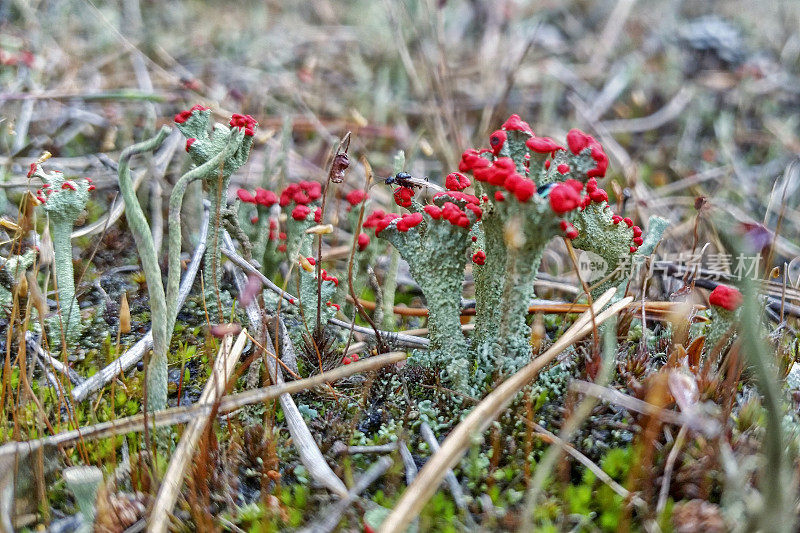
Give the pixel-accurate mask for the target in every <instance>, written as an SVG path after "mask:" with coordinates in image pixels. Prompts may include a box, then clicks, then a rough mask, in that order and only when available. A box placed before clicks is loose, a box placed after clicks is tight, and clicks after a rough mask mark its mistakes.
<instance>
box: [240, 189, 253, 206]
mask: <svg viewBox="0 0 800 533" xmlns="http://www.w3.org/2000/svg"><path fill="white" fill-rule="evenodd" d="M236 196H238V197H239V200H241V201H243V202H245V203H248V204H254V203H256V199H255V197H254V196H253V195H252V194H250V193H249V192H248V191H246V190H244V189H239V190H238V191H236Z"/></svg>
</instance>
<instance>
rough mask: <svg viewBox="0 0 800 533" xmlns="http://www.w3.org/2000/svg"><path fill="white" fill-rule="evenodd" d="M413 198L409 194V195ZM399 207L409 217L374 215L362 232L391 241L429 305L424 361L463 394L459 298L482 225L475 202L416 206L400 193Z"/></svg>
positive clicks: (465, 376)
mask: <svg viewBox="0 0 800 533" xmlns="http://www.w3.org/2000/svg"><path fill="white" fill-rule="evenodd" d="M412 192H413V191H412ZM397 196H400V201H401V202H403V203H404V204H408V205H409V206H410V208H411V209H412V211H413V212H412V213H406V214H404V215H398V214H395V213H388V214H387V213H384V212H382V211H375V212H373V213H372V214H371V215H370V216H369V217H368V218H367V220H366V221H365V223H364V227H366V228H375V235H376V236H377V237H380V238H382V239H386V240H387V241H389V242H390V243H391V244H392V245H393V246H394V247H395V249H397V251H398V252H399V253H400V256H401V257H402V258H403V259H405V260H406V262H408V265H409V267H410V269H411V275H412V276H413V277H414V279H415V280H416V281H417V283H419V285H420V288H421V289H422V293H423V295H424V296H425V300H426V301H427V303H428V329H429V338H430V341H431V345H430V350H429V353H428V354H427V355H426V356H425V358H424V359H425V361H428V362H430V363H434V364H438V365H439V366H440V367H442V368H444V371H445V377H446V379H447V380H449V381H450V382H451V383H452V384H453V385H454V386H456V387H459V388H466V387H467V385H468V384H469V381H470V363H469V361H468V359H467V342H466V339H465V337H464V335H463V334H462V333H461V321H460V312H461V294H462V281H463V278H464V267H465V265H466V262H467V257H468V256H467V249H468V248H469V245H470V243H471V242H472V240H471V238H470V229H471V227H472V226H473V225H474V224H475V223H476V222H477V221H478V220H480V218H481V216H482V210H481V208H480V207H479V205H478V204H479V200H478V198H476V197H475V196H472V195H470V194H464V193H462V192H458V191H446V192H440V193H438V194H436V195H435V196H434V197H433V203H432V204H428V205H425V206H422V205H420V204H419V203H418V202H417V201H416V200H414V199H413V198H407V193H402V195H397V194H396V195H395V197H396V198H397Z"/></svg>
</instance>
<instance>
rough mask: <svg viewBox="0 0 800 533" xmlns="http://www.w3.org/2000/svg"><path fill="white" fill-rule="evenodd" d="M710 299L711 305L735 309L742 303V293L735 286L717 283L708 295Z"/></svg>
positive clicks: (729, 309)
mask: <svg viewBox="0 0 800 533" xmlns="http://www.w3.org/2000/svg"><path fill="white" fill-rule="evenodd" d="M708 301H709V303H710V304H711V305H716V306H717V307H722V308H723V309H727V310H728V311H735V310H736V309H737V308H738V307H739V306H740V305H741V304H742V293H741V292H739V290H738V289H736V288H735V287H728V286H727V285H717V287H716V288H715V289H714V290H713V291H711V294H709V295H708Z"/></svg>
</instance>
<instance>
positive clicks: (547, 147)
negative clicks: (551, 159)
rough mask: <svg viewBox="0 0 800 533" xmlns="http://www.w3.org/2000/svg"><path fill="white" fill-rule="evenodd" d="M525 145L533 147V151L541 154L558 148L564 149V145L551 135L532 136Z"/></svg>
mask: <svg viewBox="0 0 800 533" xmlns="http://www.w3.org/2000/svg"><path fill="white" fill-rule="evenodd" d="M525 146H527V147H528V148H530V149H531V151H532V152H536V153H539V154H547V153H550V152H554V151H556V150H563V149H564V147H563V146H561V145H560V144H558V143H557V142H555V141H554V140H553V139H551V138H550V137H531V138H530V139H528V140H527V141H525Z"/></svg>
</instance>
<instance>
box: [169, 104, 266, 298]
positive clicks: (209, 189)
mask: <svg viewBox="0 0 800 533" xmlns="http://www.w3.org/2000/svg"><path fill="white" fill-rule="evenodd" d="M175 124H176V125H177V126H178V129H179V130H180V131H181V133H183V135H184V136H185V137H186V151H187V152H188V153H189V156H190V157H191V158H192V162H193V163H194V164H195V165H196V167H195V170H198V169H201V168H202V169H203V172H200V173H199V175H198V174H197V173H195V174H193V173H192V172H189V173H187V174H186V175H184V177H183V178H181V180H179V181H178V183H176V184H175V188H174V189H173V195H172V197H171V198H170V230H171V231H172V230H173V229H174V231H175V232H177V233H176V236H174V237H173V235H172V234H171V235H170V244H171V245H173V246H174V245H177V246H178V247H180V209H181V206H182V204H183V192H184V190H185V188H186V186H187V185H188V184H189V183H190V182H192V181H195V180H197V179H200V180H202V181H203V189H204V190H205V192H206V196H207V198H208V200H209V201H210V202H211V213H212V216H211V217H210V219H209V222H208V247H207V248H206V255H205V261H204V267H203V276H204V282H205V287H206V290H207V291H214V288H215V287H219V280H220V278H221V276H222V270H221V268H220V258H221V255H220V245H221V243H222V238H221V237H220V235H219V229H220V228H219V219H220V217H219V216H218V213H219V211H220V209H222V208H223V207H224V206H225V202H226V200H227V191H228V185H229V184H230V179H231V175H232V174H233V173H234V172H236V170H237V169H239V167H241V166H242V165H244V164H245V163H246V162H247V158H248V157H249V155H250V148H252V146H253V136H254V135H255V130H256V127H257V126H258V123H257V122H256V120H255V119H254V118H253V117H251V116H250V115H239V114H234V115H233V116H232V117H231V119H230V122H229V123H228V126H226V125H224V124H219V123H217V124H213V125H212V123H211V110H210V109H208V108H207V107H204V106H201V105H196V106H194V107H192V108H191V109H188V110H186V111H181V112H180V113H178V114H177V115H175ZM209 132H210V134H209ZM220 154H224V157H223V158H222V161H220V163H219V164H216V165H211V166H204V165H205V164H206V163H208V162H209V161H213V160H214V159H215V158H217V157H218V156H219V155H220ZM184 178H186V179H185V180H184ZM176 193H177V194H176ZM173 203H174V205H173ZM175 225H177V227H174V226H175ZM173 240H175V241H176V242H175V243H173ZM179 252H180V250H178V253H179ZM172 255H173V251H172V250H170V258H172ZM168 297H169V295H168ZM209 302H210V303H212V304H213V303H215V302H216V298H215V297H212V298H210V299H209Z"/></svg>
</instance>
